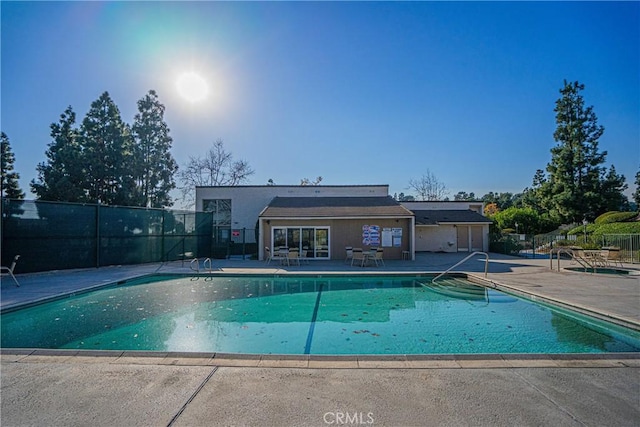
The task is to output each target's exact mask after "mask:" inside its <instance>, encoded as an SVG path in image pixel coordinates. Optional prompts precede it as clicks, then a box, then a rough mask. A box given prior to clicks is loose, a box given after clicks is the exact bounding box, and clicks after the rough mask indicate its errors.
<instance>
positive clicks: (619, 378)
mask: <svg viewBox="0 0 640 427" xmlns="http://www.w3.org/2000/svg"><path fill="white" fill-rule="evenodd" d="M465 255H466V254H419V255H418V257H417V260H416V261H387V262H386V264H387V265H386V267H384V268H373V267H370V268H364V269H362V268H359V267H350V266H348V265H346V264H344V263H343V262H340V261H336V262H324V261H323V262H317V263H312V262H310V263H309V265H302V266H300V267H297V266H296V267H280V266H275V265H269V266H266V265H265V264H264V263H263V262H259V261H250V260H223V261H219V262H217V263H214V268H215V270H216V271H217V272H222V273H244V274H246V273H278V274H286V273H288V272H292V273H299V272H316V273H319V274H326V273H330V272H345V271H346V272H353V271H357V272H365V273H378V272H434V271H443V270H445V269H446V268H448V267H450V266H451V265H453V264H455V263H456V262H457V261H458V260H460V259H462V258H463V257H464V256H465ZM478 259H480V258H478ZM567 263H568V262H567ZM628 267H634V266H631V265H629V266H628ZM635 267H636V268H637V267H638V266H635ZM157 268H158V264H153V265H151V264H150V265H138V266H119V267H105V268H100V269H87V270H74V271H57V272H47V273H38V274H26V275H20V276H18V280H19V281H20V282H21V284H22V286H21V287H20V288H16V287H15V286H12V285H11V283H10V282H9V281H3V283H2V292H1V297H2V307H3V308H4V307H9V306H12V305H19V304H22V303H26V302H29V301H35V300H38V299H41V298H48V297H51V296H53V295H56V294H60V293H68V292H73V291H77V290H80V289H85V288H90V287H94V286H100V285H104V284H106V283H112V282H115V281H119V280H126V279H128V278H133V277H137V276H140V275H144V274H150V273H153V272H154V271H156V270H157ZM460 271H466V272H470V273H473V274H475V275H479V276H482V275H483V272H484V262H483V261H478V260H475V259H474V260H470V261H468V262H467V263H465V264H463V265H462V266H461V267H460ZM160 272H161V273H187V274H188V273H189V272H190V270H189V268H188V264H185V266H184V267H183V266H182V265H181V263H179V262H178V263H171V264H169V265H166V266H163V267H162V268H161V269H160ZM488 278H489V279H490V280H491V281H493V282H496V283H500V284H503V285H505V286H509V287H511V288H513V289H514V290H518V291H520V292H526V293H529V294H536V295H540V296H544V297H545V298H550V299H555V300H558V301H562V302H564V303H568V304H572V305H575V306H580V307H586V308H588V309H590V310H594V311H597V312H599V313H601V314H603V315H611V316H615V317H617V318H622V319H625V320H626V321H628V322H631V323H634V324H640V317H639V313H638V311H639V306H640V304H639V303H640V280H639V279H638V276H636V277H632V276H626V277H623V276H620V277H611V276H610V275H607V276H606V277H605V276H600V275H596V274H584V273H574V272H564V271H562V272H557V271H551V270H550V269H549V260H530V259H522V258H514V257H506V256H502V255H496V254H491V261H490V263H489V274H488ZM1 357H2V358H1V361H2V365H1V366H2V370H1V375H2V378H1V387H2V388H1V392H2V400H1V408H0V409H1V411H0V421H1V423H2V425H3V426H16V425H52V426H66V425H95V426H112V425H129V426H205V425H206V426H212V425H213V426H217V425H261V426H262V425H273V426H275V425H277V426H289V425H291V426H323V425H324V426H326V425H341V424H345V422H346V421H348V422H346V424H367V423H369V424H370V423H372V422H373V423H374V424H375V425H390V426H423V425H478V426H484V425H487V426H489V425H491V426H507V425H558V426H563V425H585V424H586V425H602V426H607V425H609V426H625V425H629V426H632V425H637V424H638V420H639V419H640V358H639V357H638V356H637V355H635V354H631V355H629V354H627V355H617V356H616V355H613V354H610V355H555V356H546V355H529V356H517V355H478V356H473V355H470V356H454V355H436V356H430V357H423V358H421V357H410V356H393V357H362V356H361V357H358V356H351V357H349V356H347V357H342V358H331V357H326V358H322V357H314V356H304V357H295V356H293V357H281V356H259V355H258V356H244V357H238V356H237V355H223V354H178V353H153V354H146V355H145V354H141V353H132V352H85V353H76V352H74V351H71V352H69V351H57V352H56V351H38V350H36V351H33V350H23V351H20V350H10V349H8V350H3V351H2V356H1Z"/></svg>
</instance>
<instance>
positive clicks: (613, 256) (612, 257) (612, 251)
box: [606, 248, 624, 267]
mask: <svg viewBox="0 0 640 427" xmlns="http://www.w3.org/2000/svg"><path fill="white" fill-rule="evenodd" d="M606 261H607V265H611V264H613V265H618V264H620V267H624V266H623V265H622V256H621V254H620V249H618V248H608V249H607V257H606Z"/></svg>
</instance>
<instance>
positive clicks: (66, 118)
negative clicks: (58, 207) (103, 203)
mask: <svg viewBox="0 0 640 427" xmlns="http://www.w3.org/2000/svg"><path fill="white" fill-rule="evenodd" d="M75 123H76V113H74V111H73V109H72V108H71V106H69V107H67V109H66V110H65V111H64V113H62V114H61V115H60V121H59V122H58V123H52V124H51V134H50V135H51V138H52V141H51V143H50V144H49V146H48V149H47V151H46V152H45V155H46V157H47V161H46V162H45V163H40V164H38V166H37V167H36V170H37V171H38V179H37V180H32V181H31V190H32V191H33V192H34V193H35V194H36V195H37V197H38V199H40V200H52V201H64V202H87V201H88V199H87V193H86V191H85V190H84V188H83V183H84V181H85V173H84V167H83V158H82V148H81V147H80V144H79V142H78V129H77V128H76V127H75Z"/></svg>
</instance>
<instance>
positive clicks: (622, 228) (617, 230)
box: [587, 221, 640, 236]
mask: <svg viewBox="0 0 640 427" xmlns="http://www.w3.org/2000/svg"><path fill="white" fill-rule="evenodd" d="M587 228H589V227H588V226H587ZM639 233H640V221H634V222H616V223H611V224H602V225H600V226H598V228H597V229H596V230H595V231H594V233H593V234H594V235H598V236H599V235H602V234H639Z"/></svg>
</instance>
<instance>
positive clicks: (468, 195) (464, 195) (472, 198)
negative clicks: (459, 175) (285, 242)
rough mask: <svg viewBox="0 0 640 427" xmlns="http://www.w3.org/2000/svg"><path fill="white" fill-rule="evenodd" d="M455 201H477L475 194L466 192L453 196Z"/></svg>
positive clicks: (459, 192)
mask: <svg viewBox="0 0 640 427" xmlns="http://www.w3.org/2000/svg"><path fill="white" fill-rule="evenodd" d="M453 200H456V201H462V200H470V201H475V200H477V199H476V195H475V193H473V192H471V193H467V192H466V191H458V192H457V193H456V194H455V195H454V196H453Z"/></svg>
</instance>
